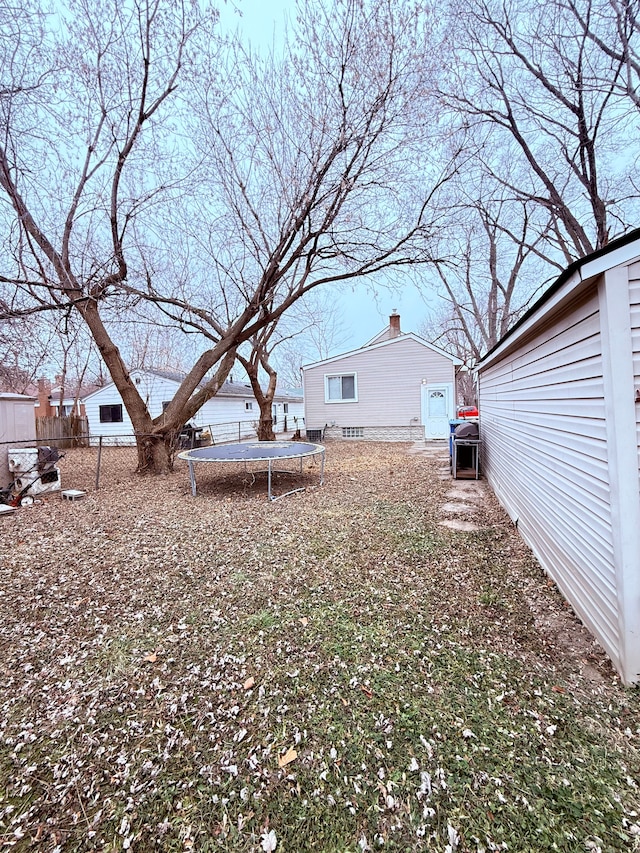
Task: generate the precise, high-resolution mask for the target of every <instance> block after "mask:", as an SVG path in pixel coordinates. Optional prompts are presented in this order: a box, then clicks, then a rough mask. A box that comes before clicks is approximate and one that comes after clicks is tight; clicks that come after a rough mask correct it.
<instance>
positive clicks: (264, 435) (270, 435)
mask: <svg viewBox="0 0 640 853" xmlns="http://www.w3.org/2000/svg"><path fill="white" fill-rule="evenodd" d="M258 402H259V404H260V421H259V423H258V429H257V433H258V441H275V440H276V434H275V433H274V431H273V415H272V410H271V400H268V399H267V398H266V397H263V398H262V399H261V400H259V401H258Z"/></svg>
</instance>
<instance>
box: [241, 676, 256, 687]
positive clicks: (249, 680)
mask: <svg viewBox="0 0 640 853" xmlns="http://www.w3.org/2000/svg"><path fill="white" fill-rule="evenodd" d="M255 683H256V680H255V678H254V677H253V676H252V675H251V676H250V677H249V678H247V680H246V681H245V683H244V684H243V685H242V686H243V687H244V689H245V690H251V688H252V687H253V685H254V684H255Z"/></svg>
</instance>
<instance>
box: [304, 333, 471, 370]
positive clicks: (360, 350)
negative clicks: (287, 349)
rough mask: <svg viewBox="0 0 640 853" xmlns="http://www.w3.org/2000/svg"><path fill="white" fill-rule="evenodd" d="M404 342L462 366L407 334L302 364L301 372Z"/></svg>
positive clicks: (419, 338)
mask: <svg viewBox="0 0 640 853" xmlns="http://www.w3.org/2000/svg"><path fill="white" fill-rule="evenodd" d="M406 340H410V341H415V343H417V344H420V345H421V346H423V347H425V348H426V349H429V350H432V352H437V353H438V355H442V356H444V357H445V358H448V359H449V361H451V362H453V364H457V365H461V364H462V361H461V360H460V359H459V358H456V356H454V355H451V353H448V352H445V351H444V350H442V349H440V348H439V347H437V346H435V345H434V344H430V343H429V342H428V341H425V340H423V339H422V338H421V337H419V336H418V335H414V333H413V332H409V333H407V334H402V335H398V336H397V337H395V338H389V340H386V341H380V343H379V344H370V345H367V344H365V345H364V346H362V347H358V348H357V349H352V350H349V351H348V352H343V353H340V354H339V355H333V356H331V358H324V359H322V360H321V361H314V362H312V363H311V364H303V365H302V370H303V371H304V370H310V369H311V368H312V367H319V366H320V365H322V364H332V363H333V362H335V361H340V359H343V358H348V357H349V356H352V355H357V354H359V353H363V352H371V350H374V349H379V348H380V347H388V346H393V344H397V343H400V341H406Z"/></svg>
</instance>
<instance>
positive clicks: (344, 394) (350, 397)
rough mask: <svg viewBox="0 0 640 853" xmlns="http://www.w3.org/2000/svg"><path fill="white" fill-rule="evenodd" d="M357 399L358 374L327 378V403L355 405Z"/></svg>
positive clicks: (325, 387) (325, 389)
mask: <svg viewBox="0 0 640 853" xmlns="http://www.w3.org/2000/svg"><path fill="white" fill-rule="evenodd" d="M357 399H358V386H357V374H355V373H342V374H340V375H337V376H325V378H324V401H325V403H355V402H357Z"/></svg>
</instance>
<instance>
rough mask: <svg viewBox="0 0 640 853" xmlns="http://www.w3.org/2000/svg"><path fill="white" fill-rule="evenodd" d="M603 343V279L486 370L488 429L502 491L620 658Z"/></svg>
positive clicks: (483, 409)
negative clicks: (600, 286)
mask: <svg viewBox="0 0 640 853" xmlns="http://www.w3.org/2000/svg"><path fill="white" fill-rule="evenodd" d="M638 295H640V291H639V294H638ZM601 349H602V343H601V336H600V314H599V303H598V292H597V287H596V286H595V285H594V286H592V287H591V288H590V289H589V290H588V291H587V293H586V294H583V295H581V296H580V297H578V298H577V299H576V300H575V301H573V302H571V303H570V304H568V305H566V306H565V307H564V309H563V310H562V311H561V312H559V313H558V312H557V313H556V314H554V315H553V316H552V317H551V318H550V319H549V320H548V321H547V323H546V324H545V325H544V326H541V327H539V328H538V329H537V330H536V331H535V332H534V333H532V335H531V336H530V337H529V338H528V339H527V340H524V341H520V342H519V345H518V347H517V348H515V349H514V351H513V353H512V354H507V355H505V357H504V358H502V359H500V360H498V361H497V362H496V363H495V364H493V365H490V366H488V367H487V368H486V369H485V370H483V371H482V372H481V374H480V384H479V387H480V414H481V430H482V433H481V434H482V439H483V463H484V471H485V474H486V476H487V478H488V480H489V481H490V483H491V485H492V487H493V489H494V491H495V492H496V494H497V496H498V498H499V499H500V501H501V503H502V504H503V505H504V507H505V508H506V509H507V511H508V513H509V515H510V516H511V517H512V519H513V520H514V521H517V523H518V529H519V531H520V533H521V535H522V537H523V538H524V539H525V541H526V542H527V543H528V544H529V545H530V546H531V548H532V550H533V552H534V554H535V555H536V557H537V558H538V560H539V561H540V563H541V565H542V567H543V568H544V569H545V571H547V572H548V573H549V575H551V577H553V579H554V580H555V581H556V583H557V584H558V586H559V587H560V589H561V590H562V591H563V593H564V594H565V595H566V597H567V598H568V599H569V600H570V601H571V603H572V605H573V607H574V608H575V610H576V612H577V613H578V614H579V615H580V617H581V618H582V619H583V620H584V622H585V623H586V624H587V625H588V626H589V628H590V629H591V630H592V631H593V633H594V634H595V635H596V636H597V637H598V639H599V640H600V642H601V643H602V645H603V646H604V647H605V649H606V650H607V653H608V654H609V655H610V656H611V657H612V659H613V660H614V662H615V663H616V665H617V666H619V664H620V659H619V649H620V639H621V638H620V636H619V614H618V603H617V596H616V576H615V562H614V545H613V537H612V518H611V508H610V490H611V484H610V482H609V467H608V459H607V430H606V411H605V400H604V380H603V364H602V355H601ZM639 372H640V364H639Z"/></svg>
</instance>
